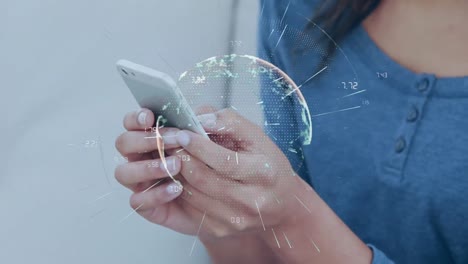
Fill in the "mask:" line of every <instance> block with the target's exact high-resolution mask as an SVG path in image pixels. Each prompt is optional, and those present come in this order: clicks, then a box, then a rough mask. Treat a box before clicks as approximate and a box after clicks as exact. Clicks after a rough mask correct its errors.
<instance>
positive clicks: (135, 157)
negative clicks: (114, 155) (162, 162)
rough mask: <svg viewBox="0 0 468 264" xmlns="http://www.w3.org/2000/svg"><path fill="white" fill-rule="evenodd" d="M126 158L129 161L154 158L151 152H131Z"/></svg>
mask: <svg viewBox="0 0 468 264" xmlns="http://www.w3.org/2000/svg"><path fill="white" fill-rule="evenodd" d="M126 158H127V160H128V161H129V162H133V161H140V160H149V159H154V157H153V155H152V154H151V153H130V154H128V155H127V157H126Z"/></svg>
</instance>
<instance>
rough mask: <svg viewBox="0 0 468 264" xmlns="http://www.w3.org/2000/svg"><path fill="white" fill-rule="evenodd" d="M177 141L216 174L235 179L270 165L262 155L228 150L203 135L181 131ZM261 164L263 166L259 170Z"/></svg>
mask: <svg viewBox="0 0 468 264" xmlns="http://www.w3.org/2000/svg"><path fill="white" fill-rule="evenodd" d="M177 141H178V142H179V144H180V145H181V146H182V147H183V148H184V149H185V150H187V151H188V152H189V153H190V154H191V155H192V156H193V157H195V158H197V159H199V160H200V161H202V162H203V163H204V164H206V165H208V166H209V167H211V168H213V169H214V170H215V171H216V172H218V173H221V174H224V175H228V176H229V177H231V178H234V179H243V178H245V177H246V176H249V175H252V174H254V175H255V173H257V172H258V171H259V169H260V170H264V169H267V168H263V167H268V166H269V163H268V162H267V161H266V157H265V156H264V155H262V154H245V153H243V152H235V151H232V150H229V149H226V148H224V147H222V146H220V145H218V144H216V143H215V142H212V141H211V140H209V139H206V138H204V137H203V136H201V135H198V134H195V133H193V132H190V131H186V130H181V131H179V132H178V133H177ZM259 164H262V166H261V167H260V168H259ZM265 164H266V165H265Z"/></svg>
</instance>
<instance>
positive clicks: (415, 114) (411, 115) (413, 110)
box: [406, 106, 419, 122]
mask: <svg viewBox="0 0 468 264" xmlns="http://www.w3.org/2000/svg"><path fill="white" fill-rule="evenodd" d="M418 117H419V111H418V109H417V108H416V107H415V106H413V107H411V110H410V111H409V112H408V116H406V120H407V121H408V122H414V121H416V120H417V119H418Z"/></svg>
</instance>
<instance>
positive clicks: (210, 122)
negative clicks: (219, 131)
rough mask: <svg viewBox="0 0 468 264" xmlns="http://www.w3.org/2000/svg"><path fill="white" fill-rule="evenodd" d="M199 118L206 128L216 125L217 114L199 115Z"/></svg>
mask: <svg viewBox="0 0 468 264" xmlns="http://www.w3.org/2000/svg"><path fill="white" fill-rule="evenodd" d="M197 117H198V120H199V121H200V123H201V124H202V126H203V127H205V128H214V127H215V126H216V115H215V114H214V113H210V114H203V115H199V116H197Z"/></svg>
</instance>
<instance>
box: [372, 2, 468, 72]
mask: <svg viewBox="0 0 468 264" xmlns="http://www.w3.org/2000/svg"><path fill="white" fill-rule="evenodd" d="M467 12H468V1H465V0H383V1H382V3H381V4H380V5H379V7H378V8H377V9H376V10H375V11H374V12H373V13H372V14H371V15H370V16H369V17H368V18H367V19H366V20H365V21H364V23H363V24H364V27H365V28H366V30H367V31H368V32H369V35H370V36H371V37H372V38H373V40H374V41H375V42H376V44H377V45H378V46H380V48H382V49H383V50H384V51H385V52H386V53H387V54H388V55H389V56H390V57H392V58H393V59H395V60H396V61H398V62H399V63H400V64H402V65H403V66H405V67H407V68H409V69H410V70H412V71H414V72H426V73H434V74H436V75H438V76H446V77H453V76H465V75H468V59H467V58H468V49H467V48H466V47H467V46H468V26H467V25H468V16H467V15H466V13H467Z"/></svg>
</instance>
